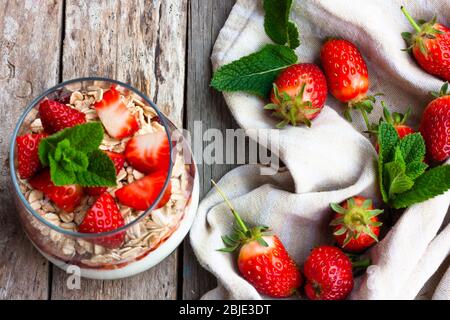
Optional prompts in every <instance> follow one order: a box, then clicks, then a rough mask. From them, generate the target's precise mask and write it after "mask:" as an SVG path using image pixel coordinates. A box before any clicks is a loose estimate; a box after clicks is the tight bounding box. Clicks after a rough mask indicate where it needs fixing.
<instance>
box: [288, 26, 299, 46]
mask: <svg viewBox="0 0 450 320" xmlns="http://www.w3.org/2000/svg"><path fill="white" fill-rule="evenodd" d="M288 46H289V48H292V49H296V48H298V47H299V46H300V34H299V33H298V29H297V26H296V25H295V23H293V22H289V24H288Z"/></svg>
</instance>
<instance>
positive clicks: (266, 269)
mask: <svg viewBox="0 0 450 320" xmlns="http://www.w3.org/2000/svg"><path fill="white" fill-rule="evenodd" d="M213 184H214V185H215V186H216V188H217V191H218V192H219V193H220V195H221V196H222V197H223V198H224V200H225V202H226V203H227V205H228V207H229V208H230V210H231V212H232V213H233V215H234V217H235V219H236V222H237V227H236V232H235V233H234V234H232V235H230V236H223V237H222V239H223V242H224V243H225V245H226V247H225V248H223V249H220V251H223V252H233V251H235V250H237V249H238V248H240V251H239V257H238V268H239V272H240V273H241V275H242V276H243V277H244V278H245V279H246V280H247V281H248V282H249V283H250V284H251V285H253V286H254V287H255V289H256V290H257V291H258V292H259V293H261V294H264V295H267V296H270V297H275V298H285V297H289V296H291V295H293V294H294V293H295V292H296V291H297V289H298V288H299V287H300V285H301V282H302V278H301V274H300V271H299V269H298V268H297V265H296V263H295V261H294V260H293V259H292V258H291V257H290V256H289V254H288V252H287V251H286V249H285V248H284V246H283V244H282V243H281V241H280V239H279V238H278V237H277V236H267V235H264V232H265V231H267V230H268V228H267V227H261V226H259V227H254V228H248V227H247V226H246V224H245V223H244V222H243V221H242V219H241V217H240V216H239V214H238V213H237V212H236V210H234V208H233V206H232V205H231V203H230V202H229V201H228V199H227V198H226V197H225V195H224V194H223V193H222V191H221V190H220V189H219V188H218V187H217V185H216V184H215V183H214V181H213Z"/></svg>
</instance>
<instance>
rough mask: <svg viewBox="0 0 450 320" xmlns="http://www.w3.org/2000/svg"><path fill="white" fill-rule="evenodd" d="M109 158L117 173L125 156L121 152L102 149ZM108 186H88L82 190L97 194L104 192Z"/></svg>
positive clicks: (92, 194)
mask: <svg viewBox="0 0 450 320" xmlns="http://www.w3.org/2000/svg"><path fill="white" fill-rule="evenodd" d="M104 152H105V153H106V154H107V155H108V156H109V158H110V159H111V160H112V162H113V163H114V167H115V168H116V174H118V173H119V171H120V170H122V168H123V165H124V163H125V157H124V156H123V155H122V154H121V153H117V152H111V151H104ZM107 189H108V188H107V187H88V188H85V189H84V191H86V193H87V194H88V195H90V196H99V195H101V194H102V193H104V192H105V191H106V190H107Z"/></svg>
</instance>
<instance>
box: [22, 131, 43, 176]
mask: <svg viewBox="0 0 450 320" xmlns="http://www.w3.org/2000/svg"><path fill="white" fill-rule="evenodd" d="M46 136H47V135H46V134H31V133H30V134H26V135H23V136H20V137H17V138H16V143H17V162H18V169H17V170H18V171H19V177H20V178H21V179H28V178H31V177H32V176H34V175H35V173H36V172H38V171H39V169H40V168H41V162H40V161H39V154H38V150H39V143H40V142H41V140H42V139H43V138H45V137H46Z"/></svg>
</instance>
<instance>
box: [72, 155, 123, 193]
mask: <svg viewBox="0 0 450 320" xmlns="http://www.w3.org/2000/svg"><path fill="white" fill-rule="evenodd" d="M75 175H76V180H77V183H78V184H80V185H81V186H83V187H113V186H115V185H116V169H115V167H114V163H113V162H112V160H111V159H110V158H109V157H108V155H107V154H106V153H104V152H103V151H101V150H94V151H92V152H91V153H89V166H88V168H87V170H85V171H80V172H75Z"/></svg>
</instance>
